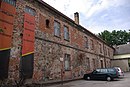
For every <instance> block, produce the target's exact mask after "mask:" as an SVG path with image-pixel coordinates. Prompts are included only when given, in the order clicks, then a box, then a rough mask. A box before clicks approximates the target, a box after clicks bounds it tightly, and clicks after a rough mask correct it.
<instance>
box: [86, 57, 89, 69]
mask: <svg viewBox="0 0 130 87" xmlns="http://www.w3.org/2000/svg"><path fill="white" fill-rule="evenodd" d="M85 65H86V68H87V70H90V62H89V58H86V60H85Z"/></svg>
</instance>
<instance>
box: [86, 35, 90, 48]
mask: <svg viewBox="0 0 130 87" xmlns="http://www.w3.org/2000/svg"><path fill="white" fill-rule="evenodd" d="M85 48H87V49H88V48H89V44H88V37H87V36H85Z"/></svg>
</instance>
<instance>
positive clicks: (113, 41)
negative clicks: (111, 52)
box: [98, 30, 130, 46]
mask: <svg viewBox="0 0 130 87" xmlns="http://www.w3.org/2000/svg"><path fill="white" fill-rule="evenodd" d="M98 36H99V37H100V38H102V39H103V40H105V41H106V42H107V43H108V44H109V45H111V46H113V45H121V44H126V43H127V42H130V32H126V31H125V30H124V31H122V30H120V31H116V30H113V31H112V32H109V31H107V30H105V31H103V32H101V33H98Z"/></svg>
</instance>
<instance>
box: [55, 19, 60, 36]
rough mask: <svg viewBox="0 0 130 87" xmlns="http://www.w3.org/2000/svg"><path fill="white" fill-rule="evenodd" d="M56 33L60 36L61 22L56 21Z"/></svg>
mask: <svg viewBox="0 0 130 87" xmlns="http://www.w3.org/2000/svg"><path fill="white" fill-rule="evenodd" d="M54 35H55V36H58V37H60V23H59V22H57V21H54Z"/></svg>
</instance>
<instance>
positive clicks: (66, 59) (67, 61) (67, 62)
mask: <svg viewBox="0 0 130 87" xmlns="http://www.w3.org/2000/svg"><path fill="white" fill-rule="evenodd" d="M64 68H65V70H66V71H67V70H71V66H70V54H65V56H64Z"/></svg>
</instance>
